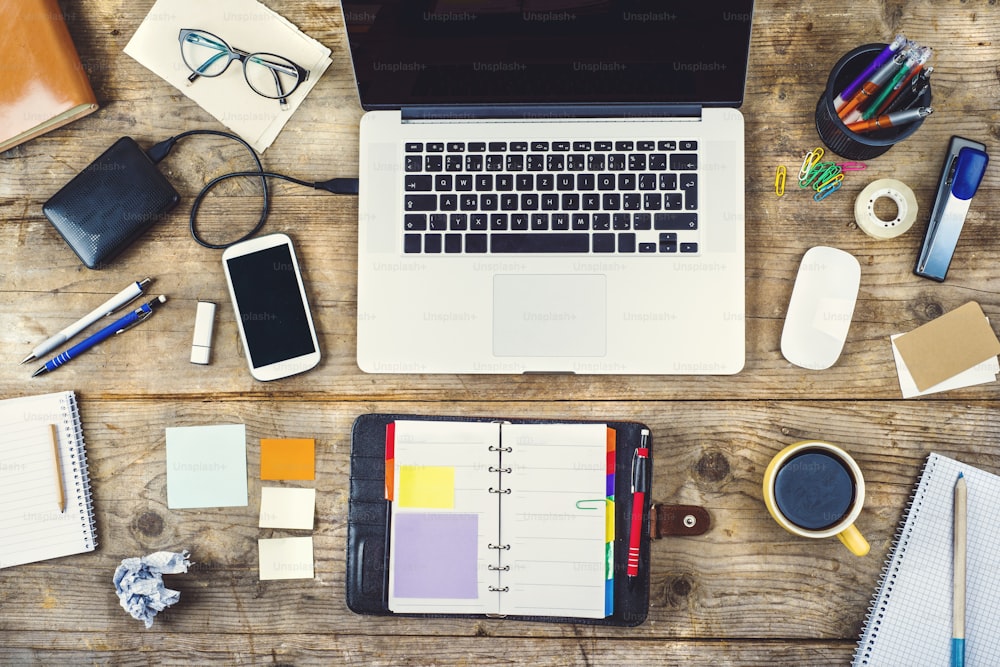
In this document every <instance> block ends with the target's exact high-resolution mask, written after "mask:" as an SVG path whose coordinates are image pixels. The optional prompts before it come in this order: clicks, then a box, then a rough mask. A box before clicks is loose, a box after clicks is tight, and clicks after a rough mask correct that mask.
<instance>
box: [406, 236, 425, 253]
mask: <svg viewBox="0 0 1000 667" xmlns="http://www.w3.org/2000/svg"><path fill="white" fill-rule="evenodd" d="M421 245H422V244H421V238H420V234H405V235H404V236H403V252H405V253H414V252H420V247H421Z"/></svg>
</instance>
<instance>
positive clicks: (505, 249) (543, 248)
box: [490, 232, 613, 253]
mask: <svg viewBox="0 0 1000 667" xmlns="http://www.w3.org/2000/svg"><path fill="white" fill-rule="evenodd" d="M608 236H612V237H613V235H611V234H608ZM490 252H493V253H535V252H545V253H561V252H590V235H589V234H574V233H572V232H557V233H551V232H540V233H531V232H529V233H527V234H491V235H490Z"/></svg>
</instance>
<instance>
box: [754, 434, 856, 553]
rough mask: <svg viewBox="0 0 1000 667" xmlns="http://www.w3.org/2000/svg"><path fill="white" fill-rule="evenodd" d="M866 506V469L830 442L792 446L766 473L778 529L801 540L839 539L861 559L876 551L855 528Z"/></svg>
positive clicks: (770, 508)
mask: <svg viewBox="0 0 1000 667" xmlns="http://www.w3.org/2000/svg"><path fill="white" fill-rule="evenodd" d="M864 503H865V480H864V477H863V476H862V475H861V468H860V467H858V464H857V462H856V461H855V460H854V459H853V458H851V455H850V454H848V453H847V452H845V451H844V450H843V449H841V448H840V447H838V446H836V445H834V444H831V443H829V442H823V441H821V440H805V441H802V442H796V443H794V444H791V445H789V446H788V447H785V448H784V449H782V450H781V451H780V452H778V453H777V454H776V455H775V457H774V458H773V459H771V462H770V463H769V464H768V465H767V469H766V470H765V471H764V504H765V505H766V506H767V511H768V512H770V514H771V516H772V517H774V520H775V521H777V522H778V525H780V526H781V527H782V528H784V529H785V530H787V531H788V532H790V533H792V534H793V535H798V536H800V537H809V538H824V537H832V536H834V535H836V536H837V537H838V538H840V541H841V542H843V543H844V546H846V547H847V548H848V549H850V550H851V553H853V554H855V555H857V556H864V555H866V554H867V553H868V551H869V550H870V549H871V547H870V546H869V544H868V541H867V540H866V539H865V538H864V536H862V535H861V532H860V531H858V529H857V528H856V527H855V525H854V522H855V520H856V519H857V518H858V515H859V514H861V507H862V506H863V505H864Z"/></svg>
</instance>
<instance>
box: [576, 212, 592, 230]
mask: <svg viewBox="0 0 1000 667" xmlns="http://www.w3.org/2000/svg"><path fill="white" fill-rule="evenodd" d="M572 224H573V229H575V230H577V231H585V230H588V229H590V214H589V213H574V214H573V218H572Z"/></svg>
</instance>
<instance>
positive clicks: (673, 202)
mask: <svg viewBox="0 0 1000 667" xmlns="http://www.w3.org/2000/svg"><path fill="white" fill-rule="evenodd" d="M681 205H682V204H681V193H679V192H667V193H664V195H663V208H664V210H667V211H679V210H681Z"/></svg>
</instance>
